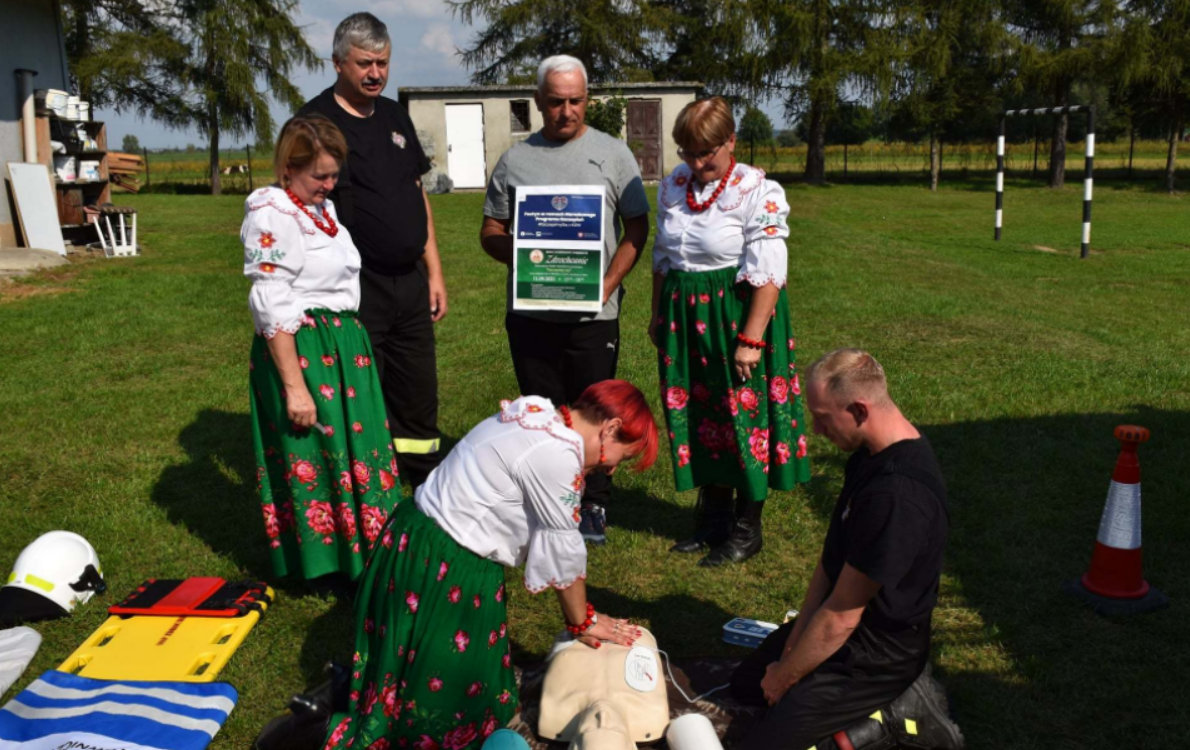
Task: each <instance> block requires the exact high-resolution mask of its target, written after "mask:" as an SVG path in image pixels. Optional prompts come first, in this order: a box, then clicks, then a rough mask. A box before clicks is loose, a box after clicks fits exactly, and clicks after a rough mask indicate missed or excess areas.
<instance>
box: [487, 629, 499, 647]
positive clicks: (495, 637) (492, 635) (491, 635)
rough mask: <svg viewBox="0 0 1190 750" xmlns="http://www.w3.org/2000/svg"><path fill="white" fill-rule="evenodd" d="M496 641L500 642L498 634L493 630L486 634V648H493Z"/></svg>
mask: <svg viewBox="0 0 1190 750" xmlns="http://www.w3.org/2000/svg"><path fill="white" fill-rule="evenodd" d="M498 640H500V634H499V633H497V632H496V631H495V630H493V631H492V632H490V633H488V648H491V647H492V646H495V645H496V641H498Z"/></svg>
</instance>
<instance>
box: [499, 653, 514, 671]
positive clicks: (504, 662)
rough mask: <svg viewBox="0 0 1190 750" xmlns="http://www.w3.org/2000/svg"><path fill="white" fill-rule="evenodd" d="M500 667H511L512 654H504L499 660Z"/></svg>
mask: <svg viewBox="0 0 1190 750" xmlns="http://www.w3.org/2000/svg"><path fill="white" fill-rule="evenodd" d="M500 666H502V667H504V668H505V669H508V668H509V667H511V666H512V654H505V655H504V656H502V657H501V658H500Z"/></svg>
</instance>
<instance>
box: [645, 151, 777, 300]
mask: <svg viewBox="0 0 1190 750" xmlns="http://www.w3.org/2000/svg"><path fill="white" fill-rule="evenodd" d="M690 179H691V178H690V168H689V167H688V166H686V165H685V164H681V165H679V166H678V167H677V168H676V169H675V170H674V171H673V172H671V173H670V174H669V176H668V177H666V178H665V179H664V180H662V181H661V184H660V185H659V186H658V187H657V212H658V216H657V241H656V244H655V245H654V247H653V270H654V271H656V272H659V273H666V272H668V271H669V270H670V269H671V268H672V269H676V270H679V271H715V270H718V269H720V268H731V267H735V268H739V273H737V274H736V281H737V282H738V281H747V282H748V283H749V284H751V285H752V286H764V285H765V284H768V283H770V282H771V283H773V284H775V285H776V286H778V287H783V286H785V278H786V275H787V273H788V266H789V257H788V253H787V250H786V247H785V238H786V237H788V236H789V226H788V224H787V223H786V219H787V217H788V216H789V203H788V201H786V199H785V190H784V189H782V187H781V186H780V185H778V184H777V183H775V182H773V181H772V180H769V179H765V174H764V170H763V169H758V168H757V167H752V166H749V165H747V164H736V166H735V170H733V172H732V176H731V177H730V178H728V181H727V187H726V188H725V189H724V191H723V193H722V194H720V196H719V199H718V200H716V201H715V203H714V205H712V206H711V207H710V208H708V209H707V210H706V211H702V212H700V213H695V212H693V211H691V210H690V207H689V206H687V205H686V188H687V186H688V184H689V183H690ZM717 184H718V183H714V184H706V185H703V186H702V189H701V190H698V189H696V190H695V195H694V199H695V201H697V202H700V203H701V202H702V201H705V200H707V199H709V198H710V197H711V194H712V193H714V191H715V187H716V186H717Z"/></svg>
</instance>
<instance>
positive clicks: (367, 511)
mask: <svg viewBox="0 0 1190 750" xmlns="http://www.w3.org/2000/svg"><path fill="white" fill-rule="evenodd" d="M359 515H360V525H361V526H362V528H363V531H364V539H367V540H368V544H372V543H374V542H375V541H376V538H377V537H379V536H380V531H381V530H382V529H383V528H384V521H385V515H384V510H383V509H382V508H377V507H375V506H372V505H360V509H359Z"/></svg>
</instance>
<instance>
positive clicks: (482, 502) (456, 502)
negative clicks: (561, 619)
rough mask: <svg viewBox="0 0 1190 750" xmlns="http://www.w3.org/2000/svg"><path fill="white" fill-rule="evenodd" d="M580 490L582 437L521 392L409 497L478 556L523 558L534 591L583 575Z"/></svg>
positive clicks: (542, 402)
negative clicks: (520, 395)
mask: <svg viewBox="0 0 1190 750" xmlns="http://www.w3.org/2000/svg"><path fill="white" fill-rule="evenodd" d="M582 491H583V446H582V438H581V437H580V436H579V434H578V433H577V432H575V431H574V430H572V429H570V428H569V427H567V426H566V425H565V423H564V422H563V421H562V417H561V415H559V414H558V413H557V412H556V411H555V410H554V405H553V404H552V403H550V401H549V400H548V399H545V398H542V397H540V396H522V397H520V398H518V399H517V400H515V401H504V402H501V404H500V412H499V413H498V414H496V415H495V416H492V417H488V418H487V419H485V420H484V421H482V422H480V423H479V424H478V425H476V427H475V428H474V429H473V430H471V431H470V432H468V433H467V435H466V437H464V438H463V439H462V440H461V441H459V443H458V444H457V445H456V446H455V447H454V448H453V449H452V450H451V452H450V454H449V455H447V457H446V459H445V460H443V462H442V463H441V464H440V465H439V466H438V468H436V469H434V471H433V472H432V473H431V474H430V476H429V478H428V479H427V480H426V482H425V484H423V485H421V486H420V487H418V488H417V491H416V493H415V495H414V501H415V502H416V503H417V507H418V508H419V509H420V510H421V511H422V512H423V513H425V514H426V515H427V516H429V517H430V518H432V519H434V520H435V521H436V522H437V523H438V525H439V526H441V527H442V529H443V530H444V531H445V532H446V533H447V534H449V535H450V537H451V538H452V539H454V540H455V541H456V542H458V543H459V544H460V545H462V546H463V547H466V548H467V549H469V550H471V551H472V552H474V553H475V554H477V555H479V556H480V557H483V558H485V559H488V560H492V561H495V562H498V563H500V564H502V565H507V566H513V565H521V564H523V565H524V566H525V588H527V589H529V591H532V592H534V593H536V592H539V591H543V590H545V589H546V588H549V587H551V586H552V587H554V588H566V587H568V586H570V585H571V584H572V583H574V582H575V581H577V580H579V579H585V578H586V577H587V548H586V545H584V544H583V538H582V535H581V534H580V533H579V530H578V524H579V503H580V498H581V496H582Z"/></svg>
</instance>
